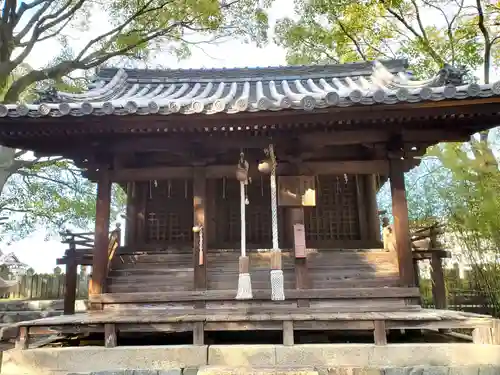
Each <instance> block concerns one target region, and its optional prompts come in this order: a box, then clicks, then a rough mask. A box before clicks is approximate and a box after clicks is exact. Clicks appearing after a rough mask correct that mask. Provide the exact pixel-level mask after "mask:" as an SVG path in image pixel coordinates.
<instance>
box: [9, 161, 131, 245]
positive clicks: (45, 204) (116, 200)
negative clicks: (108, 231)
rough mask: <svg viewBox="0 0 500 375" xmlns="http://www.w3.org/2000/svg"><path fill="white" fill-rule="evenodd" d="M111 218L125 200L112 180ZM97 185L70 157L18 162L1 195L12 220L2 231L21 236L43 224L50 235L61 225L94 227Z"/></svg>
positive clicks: (57, 230) (121, 207)
mask: <svg viewBox="0 0 500 375" xmlns="http://www.w3.org/2000/svg"><path fill="white" fill-rule="evenodd" d="M112 193H113V199H112V207H111V221H114V220H117V219H118V215H119V214H120V213H121V212H123V207H124V204H125V197H124V192H123V191H122V190H121V188H120V187H118V186H117V185H115V184H113V191H112ZM95 197H96V186H95V184H93V183H91V182H90V181H88V180H86V179H84V178H82V177H81V176H80V171H79V170H78V169H77V168H75V167H74V166H73V164H72V163H71V162H69V161H67V160H61V159H55V158H54V159H52V160H49V161H45V160H43V159H36V160H34V161H33V162H30V161H26V162H25V163H24V164H23V165H22V166H19V167H18V169H17V170H16V172H15V173H14V174H13V175H12V176H11V178H10V179H9V183H8V184H7V185H6V187H5V189H4V190H3V193H2V195H1V196H0V210H1V212H2V213H3V214H4V215H7V216H9V220H8V221H7V222H6V223H5V224H4V226H3V230H2V232H3V233H2V234H4V235H6V236H8V240H10V241H13V240H18V239H21V238H23V237H25V236H27V235H30V234H32V233H33V231H34V230H35V228H36V227H43V228H44V229H45V231H46V234H47V236H49V235H55V234H57V233H58V232H59V231H60V230H61V229H62V228H67V227H69V228H79V229H84V230H92V229H93V228H92V223H93V220H94V217H95Z"/></svg>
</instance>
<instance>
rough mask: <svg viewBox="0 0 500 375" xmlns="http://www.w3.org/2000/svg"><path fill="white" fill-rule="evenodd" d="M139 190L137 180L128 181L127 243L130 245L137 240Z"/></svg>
mask: <svg viewBox="0 0 500 375" xmlns="http://www.w3.org/2000/svg"><path fill="white" fill-rule="evenodd" d="M136 196H137V192H136V186H135V182H129V183H127V214H126V222H125V245H126V246H130V245H132V244H134V243H135V242H136V236H135V234H136V222H137V220H136V218H137V209H136V201H137V198H136Z"/></svg>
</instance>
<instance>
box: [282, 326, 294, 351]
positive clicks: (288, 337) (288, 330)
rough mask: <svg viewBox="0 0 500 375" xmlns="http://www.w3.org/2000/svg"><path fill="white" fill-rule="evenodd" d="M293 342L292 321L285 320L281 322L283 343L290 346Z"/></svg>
mask: <svg viewBox="0 0 500 375" xmlns="http://www.w3.org/2000/svg"><path fill="white" fill-rule="evenodd" d="M293 344H294V337H293V321H291V320H290V321H289V320H286V321H284V322H283V345H285V346H292V345H293Z"/></svg>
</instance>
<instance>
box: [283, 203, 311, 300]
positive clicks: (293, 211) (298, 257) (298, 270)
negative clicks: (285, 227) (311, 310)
mask: <svg viewBox="0 0 500 375" xmlns="http://www.w3.org/2000/svg"><path fill="white" fill-rule="evenodd" d="M288 212H289V223H290V224H289V225H290V231H291V233H292V238H293V253H294V270H295V289H309V288H310V279H309V272H308V270H307V253H305V249H303V252H304V254H299V248H302V247H306V246H304V244H303V243H298V242H297V239H296V238H295V237H296V234H297V231H296V228H295V224H298V225H301V226H303V225H304V208H303V207H293V208H289V209H288ZM304 236H305V233H304ZM300 252H302V251H300ZM297 305H298V307H309V300H307V299H300V300H298V301H297Z"/></svg>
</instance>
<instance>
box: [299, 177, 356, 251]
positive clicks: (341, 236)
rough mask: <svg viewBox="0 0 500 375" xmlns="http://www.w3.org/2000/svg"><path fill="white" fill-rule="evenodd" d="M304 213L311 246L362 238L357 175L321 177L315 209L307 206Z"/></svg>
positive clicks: (319, 178) (317, 188)
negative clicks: (318, 243) (315, 243)
mask: <svg viewBox="0 0 500 375" xmlns="http://www.w3.org/2000/svg"><path fill="white" fill-rule="evenodd" d="M304 213H305V227H306V239H307V241H311V243H314V242H328V241H332V240H358V239H360V238H361V236H360V228H359V217H358V216H359V215H358V201H357V196H356V178H355V176H354V175H347V176H344V175H323V176H319V177H318V181H317V185H316V207H305V208H304Z"/></svg>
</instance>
